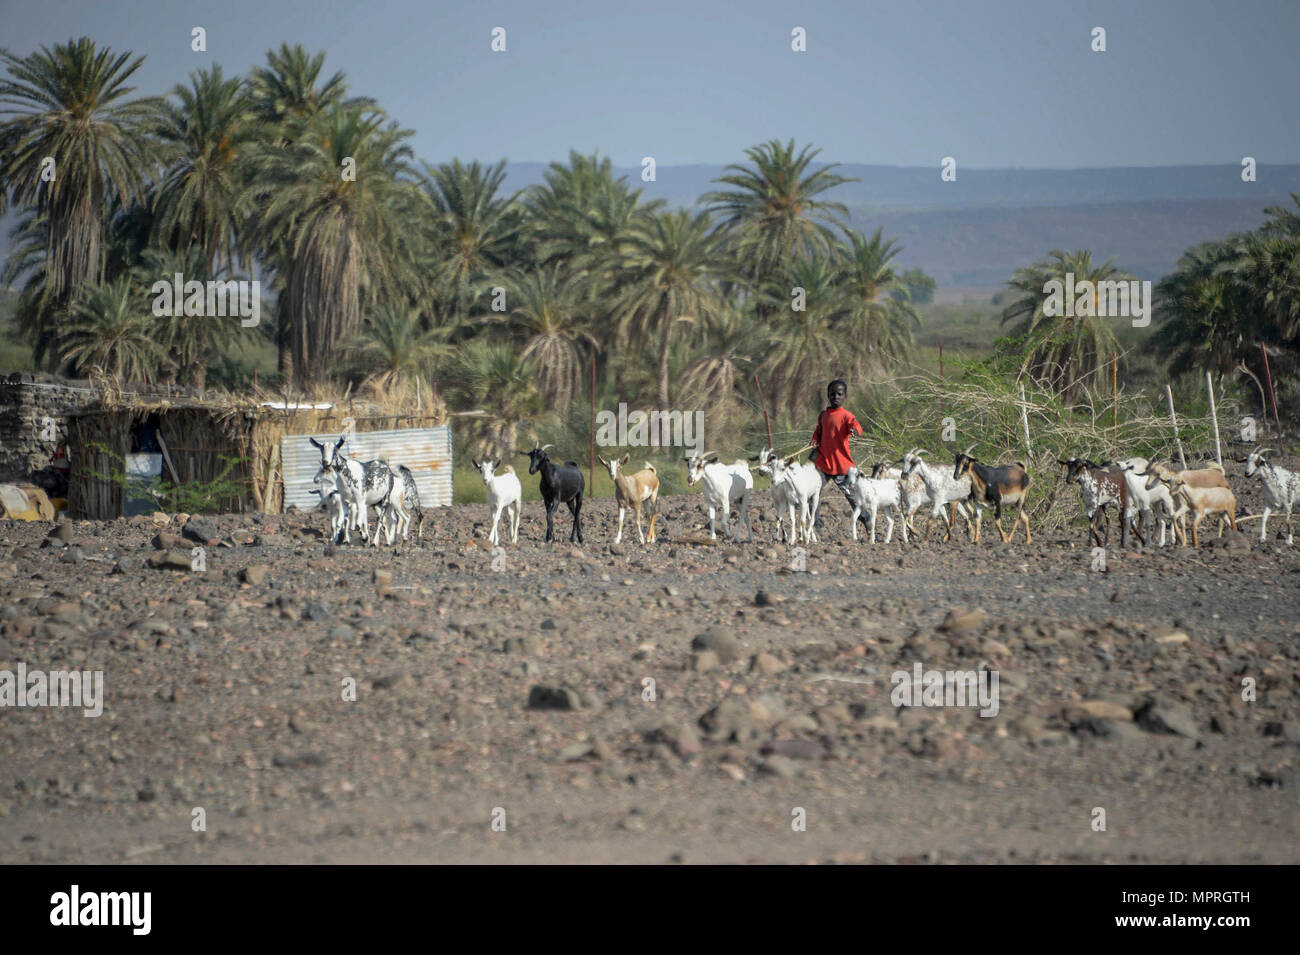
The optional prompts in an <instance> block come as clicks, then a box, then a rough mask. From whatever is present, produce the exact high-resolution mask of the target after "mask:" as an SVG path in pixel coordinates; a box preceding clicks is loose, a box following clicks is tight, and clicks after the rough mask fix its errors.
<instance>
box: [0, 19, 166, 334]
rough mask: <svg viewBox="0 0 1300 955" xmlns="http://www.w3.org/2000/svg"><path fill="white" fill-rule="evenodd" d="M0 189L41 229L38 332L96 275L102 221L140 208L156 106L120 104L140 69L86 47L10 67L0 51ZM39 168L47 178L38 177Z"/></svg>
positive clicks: (46, 50)
mask: <svg viewBox="0 0 1300 955" xmlns="http://www.w3.org/2000/svg"><path fill="white" fill-rule="evenodd" d="M0 60H3V62H4V64H5V66H6V67H7V69H8V72H9V75H8V77H7V78H5V79H3V80H0V185H2V186H3V187H4V188H5V189H7V190H9V191H10V192H11V195H12V199H13V202H14V204H15V205H16V206H18V207H20V208H30V209H33V210H35V212H36V213H37V214H38V216H39V217H41V218H42V219H44V220H45V221H46V223H47V226H48V228H47V229H46V232H45V239H46V247H45V263H44V268H43V294H42V296H41V301H40V303H39V311H40V312H41V313H42V318H41V319H40V321H39V324H40V325H41V326H42V327H43V326H45V325H47V324H49V322H50V321H54V320H56V319H55V318H54V316H55V315H57V314H58V313H61V312H66V311H67V309H68V308H69V306H70V305H71V303H72V302H73V301H75V300H76V298H77V297H78V296H79V295H80V294H81V291H82V289H83V287H87V286H89V285H90V284H92V283H95V282H98V281H100V280H101V279H102V278H103V274H104V249H103V237H104V211H105V208H106V207H107V202H108V200H109V199H110V198H112V197H117V198H118V199H120V200H122V201H125V202H129V201H130V200H132V199H137V198H140V197H141V196H142V195H143V192H144V182H145V179H146V177H147V176H148V174H149V172H150V171H151V170H152V169H153V167H154V165H155V150H154V148H153V143H152V141H151V139H150V137H149V136H148V129H149V126H150V121H151V119H152V116H153V112H154V109H155V106H156V101H154V100H151V99H136V100H128V99H127V98H126V97H128V96H129V95H130V94H131V93H132V91H133V87H131V86H128V85H127V81H128V80H129V79H130V78H131V76H132V75H133V74H134V73H135V71H136V70H137V69H139V67H140V64H141V63H142V62H144V57H137V58H135V59H134V60H132V59H131V55H130V54H129V53H123V54H120V55H118V54H114V53H113V52H112V51H111V50H109V49H107V48H97V47H96V46H95V44H94V43H93V42H92V41H91V40H90V38H89V37H82V38H81V39H80V40H69V41H68V42H67V43H65V44H57V45H55V46H54V47H53V48H50V47H41V50H40V52H38V53H33V54H31V55H30V56H27V57H23V58H19V57H16V56H14V55H12V54H10V53H8V52H5V51H0ZM47 159H52V160H53V161H54V166H53V170H52V171H53V173H54V175H53V176H52V177H48V178H45V177H42V176H41V174H40V173H41V171H42V170H43V168H46V167H45V166H44V163H45V161H46V160H47Z"/></svg>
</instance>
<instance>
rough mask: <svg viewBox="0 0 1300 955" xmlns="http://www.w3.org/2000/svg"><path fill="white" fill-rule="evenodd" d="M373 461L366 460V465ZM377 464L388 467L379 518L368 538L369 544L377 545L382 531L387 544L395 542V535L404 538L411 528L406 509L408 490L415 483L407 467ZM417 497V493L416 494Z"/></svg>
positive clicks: (409, 517)
mask: <svg viewBox="0 0 1300 955" xmlns="http://www.w3.org/2000/svg"><path fill="white" fill-rule="evenodd" d="M371 463H373V462H367V465H369V464H371ZM378 463H379V464H382V465H383V466H385V467H387V468H388V474H389V481H388V493H387V494H385V495H384V496H383V498H382V499H381V500H380V501H379V518H378V519H377V520H376V521H375V534H374V536H373V537H371V538H370V546H371V547H378V546H379V535H380V532H382V533H383V535H384V537H385V538H387V542H388V546H389V547H391V546H393V545H394V544H395V543H397V535H398V534H401V535H402V540H406V539H407V537H408V534H409V532H410V529H411V515H410V512H409V511H407V509H406V501H407V499H408V497H409V494H408V492H409V491H410V489H411V488H412V487H413V485H414V484H415V476H414V475H413V474H411V469H410V468H407V467H402V466H400V465H399V466H398V467H393V466H392V465H390V464H389V463H388V462H387V461H379V462H378ZM417 499H418V495H417Z"/></svg>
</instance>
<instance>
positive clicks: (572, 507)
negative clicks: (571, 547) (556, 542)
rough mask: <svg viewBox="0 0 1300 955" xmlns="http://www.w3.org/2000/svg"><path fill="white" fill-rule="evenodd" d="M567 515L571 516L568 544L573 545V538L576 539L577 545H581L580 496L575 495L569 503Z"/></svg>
mask: <svg viewBox="0 0 1300 955" xmlns="http://www.w3.org/2000/svg"><path fill="white" fill-rule="evenodd" d="M569 513H570V514H572V515H573V530H572V531H570V532H569V543H570V544H572V543H573V539H574V537H577V539H578V543H579V544H581V543H582V495H581V494H575V495H574V496H573V499H572V500H570V501H569Z"/></svg>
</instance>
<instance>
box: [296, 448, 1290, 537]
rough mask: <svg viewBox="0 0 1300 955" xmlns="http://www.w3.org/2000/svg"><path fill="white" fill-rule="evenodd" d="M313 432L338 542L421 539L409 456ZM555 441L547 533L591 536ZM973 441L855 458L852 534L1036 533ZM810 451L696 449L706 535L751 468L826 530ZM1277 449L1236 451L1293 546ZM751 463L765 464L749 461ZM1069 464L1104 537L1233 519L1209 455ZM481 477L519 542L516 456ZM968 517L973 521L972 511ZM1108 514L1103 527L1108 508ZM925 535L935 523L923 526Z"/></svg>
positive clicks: (613, 463) (544, 471)
mask: <svg viewBox="0 0 1300 955" xmlns="http://www.w3.org/2000/svg"><path fill="white" fill-rule="evenodd" d="M311 443H312V444H313V445H314V446H315V447H316V448H317V449H318V450H319V451H320V454H321V467H320V470H319V471H318V472H317V474H316V491H315V493H318V494H320V496H321V500H322V505H323V506H324V507H325V508H326V509H327V510H328V512H329V514H330V526H331V532H332V535H333V539H334V540H335V542H346V543H350V542H351V536H350V531H351V530H360V531H361V536H362V539H363V540H366V541H369V542H370V544H371V545H377V544H378V539H379V535H380V533H381V532H382V533H383V535H384V536H385V538H386V540H387V542H388V543H389V544H390V545H391V544H393V543H395V541H396V538H397V535H398V534H399V533H400V534H401V536H402V539H403V540H406V539H407V535H408V532H409V528H410V524H411V520H412V517H414V518H415V521H416V536H417V538H418V537H419V536H420V535H421V532H422V528H423V523H424V517H423V513H422V511H421V508H420V497H419V492H418V491H417V490H416V487H415V480H414V478H413V476H412V474H411V471H410V470H409V469H408V468H406V467H404V466H401V465H398V466H396V467H394V466H392V465H390V464H389V463H388V462H386V461H383V460H373V461H366V462H364V463H363V462H359V461H355V460H352V459H349V458H348V457H347V456H346V455H345V454H344V453H343V451H342V447H343V443H344V439H343V438H339V440H338V443H337V444H335V445H334V446H333V447H332V448H331V447H326V446H325V445H323V444H321V443H320V442H318V441H316V440H315V439H314V438H313V439H311ZM551 447H552V446H551V445H549V444H548V445H544V446H536V445H535V446H534V447H533V449H532V450H530V451H521V452H519V453H520V454H521V455H524V456H526V457H527V458H528V459H529V463H528V473H529V474H538V475H540V478H539V489H540V491H541V495H542V502H543V504H544V506H545V510H546V541H547V542H548V543H549V542H551V541H553V540H554V539H555V512H556V510H557V509H558V508H559V506H560V504H564V505H566V506H567V507H568V509H569V513H570V514H571V515H572V517H573V526H572V530H571V531H570V534H569V540H570V541H571V542H572V541H576V542H578V543H582V541H583V537H582V497H583V494H584V492H585V490H586V482H585V481H584V480H583V476H582V469H581V468H580V467H579V466H578V464H577V462H575V461H566V462H565V463H564V464H556V463H555V462H553V461H551V459H550V457H549V456H548V454H547V451H548V450H549V449H550V448H551ZM973 449H974V448H973V446H972V447H971V448H967V449H966V450H965V451H963V452H960V453H958V454H957V455H956V456H955V458H954V460H953V465H952V467H951V469H950V468H948V467H947V466H935V465H933V464H931V463H929V462H927V461H926V460H925V455H926V454H927V453H928V452H926V451H923V450H921V449H920V448H913V449H912V450H911V451H909V452H907V453H906V454H905V455H903V457H902V459H901V460H900V461H899V462H898V466H897V467H891V466H889V463H888V462H881V463H879V464H877V465H876V466H875V467H874V468H873V469H872V471H871V473H870V474H869V475H868V474H866V473H864V472H863V471H861V470H859V469H858V468H856V467H855V468H850V470H849V473H848V480H847V482H846V485H845V487H844V490H845V493H846V496H847V497H848V499H849V501H850V502H851V504H852V506H853V514H852V516H851V518H850V527H851V529H852V533H853V539H854V540H857V539H858V522H859V520H861V521H862V522H863V523H865V524H866V525H867V535H868V536H867V539H868V541H869V542H870V543H872V544H874V543H875V539H876V518H877V515H878V514H880V513H881V512H883V514H884V518H885V521H886V528H885V537H884V542H885V543H886V544H887V543H889V542H890V541H891V540H892V539H893V534H894V524H895V519H896V518H897V519H898V522H899V524H900V525H901V536H902V539H903V541H904V542H906V541H907V540H908V532H909V531H911V532H912V533H916V532H917V531H916V527H915V525H914V524H913V518H914V515H915V514H916V512H917V511H918V510H920V509H921V508H922V507H925V506H926V505H929V507H930V510H929V516H930V518H931V520H933V519H934V518H936V517H937V518H940V519H942V520H943V522H944V524H945V526H946V535H945V537H944V539H945V540H951V539H952V533H953V527H954V526H955V524H956V521H957V516H958V515H959V514H960V515H961V517H962V518H963V520H964V521H965V523H966V529H967V533H968V535H969V537H970V539H971V540H972V541H973V542H976V543H978V542H979V539H980V523H981V520H982V518H983V512H984V509H985V508H987V507H991V508H993V519H994V523H995V525H996V526H997V529H998V533H999V534H1000V535H1001V537H1002V540H1003V541H1010V540H1012V539H1014V537H1015V534H1016V527H1017V525H1018V524H1019V523H1021V522H1023V523H1024V525H1025V542H1026V543H1029V542H1031V541H1032V537H1031V534H1030V529H1029V515H1028V514H1027V513H1026V511H1025V503H1026V495H1027V492H1028V490H1029V485H1030V481H1029V473H1028V471H1027V470H1026V467H1025V464H1024V463H1023V462H1016V463H1015V464H1011V465H1000V466H998V465H988V464H984V463H982V462H980V461H979V460H977V459H976V458H974V457H972V455H971V451H972V450H973ZM807 450H808V448H804V449H802V450H800V451H796V452H795V453H794V454H792V455H784V456H783V455H778V454H777V453H776V452H775V451H774V450H773V449H772V448H770V447H769V448H764V449H763V450H762V451H760V452H759V453H758V454H757V455H755V456H754V457H752V458H750V459H749V461H748V462H747V461H744V460H736V461H735V462H733V463H731V464H723V463H721V462H720V461H718V455H717V454H715V453H700V454H694V455H691V456H689V457H687V458H686V478H687V484H688V485H689V486H691V487H694V486H695V485H696V484H702V485H703V490H704V502H705V510H706V512H707V514H708V517H709V537H710V538H711V539H713V540H716V539H717V536H718V534H717V517H718V515H719V514H721V516H722V524H723V532H724V533H725V534H726V535H728V536H729V538H730V539H731V540H733V541H738V540H740V538H741V535H742V534H745V535H746V537H745V539H746V540H747V541H752V540H753V536H754V535H753V529H752V527H750V525H749V521H748V516H747V511H748V507H749V502H750V496H751V493H752V492H753V490H754V478H753V472H758V473H759V474H761V475H763V476H765V477H767V478H769V479H770V481H771V490H772V503H773V505H774V506H775V509H776V529H775V539H776V540H788V541H789V542H791V543H798V542H800V541H803V542H808V543H812V542H816V541H817V530H816V527H817V511H818V507H819V505H820V502H821V494H822V491H823V489H824V488H825V486H826V484H827V483H828V480H827V478H826V476H825V475H823V474H822V473H821V472H820V471H818V470H817V469H816V468H815V467H814V466H813V465H812V464H811V463H808V462H806V461H805V462H799V461H797V460H796V459H797V457H798V456H799V455H801V454H803V452H804V451H807ZM1269 453H1270V449H1268V448H1261V449H1257V450H1255V451H1252V452H1251V453H1250V454H1249V455H1247V456H1246V457H1245V458H1241V459H1239V461H1240V462H1241V463H1244V464H1245V465H1246V476H1247V477H1248V478H1250V477H1257V478H1258V479H1259V480H1260V481H1261V483H1262V485H1263V491H1264V500H1265V504H1264V509H1263V514H1262V517H1261V520H1260V529H1259V539H1260V540H1261V541H1263V540H1264V539H1265V535H1266V534H1267V530H1268V518H1269V515H1270V514H1272V513H1273V512H1275V511H1276V512H1280V513H1281V514H1283V515H1285V517H1286V526H1287V543H1288V544H1291V543H1294V537H1293V535H1292V533H1291V516H1292V510H1293V508H1294V506H1295V505H1296V503H1297V501H1300V475H1298V474H1296V473H1294V472H1292V471H1289V470H1287V469H1286V468H1283V467H1281V466H1279V465H1277V464H1273V463H1271V462H1270V461H1269V459H1268V454H1269ZM629 457H630V455H627V454H625V455H623V457H622V458H621V459H620V458H616V459H613V460H609V461H607V460H605V458H603V457H602V458H600V459H599V460H600V463H601V466H602V467H604V468H606V469H608V471H609V476H610V478H612V479H613V482H614V491H615V498H616V500H617V503H618V532H617V534H616V536H615V538H614V542H615V543H620V542H621V541H622V539H623V523H624V520H625V518H626V516H627V515H628V513H629V512H630V513H631V514H632V516H633V519H634V521H635V523H636V532H637V537H638V538H639V539H640V540H641V542H642V543H647V542H649V543H653V542H654V540H655V521H656V519H657V518H658V516H659V515H658V507H657V504H658V496H659V477H658V474H657V472H656V470H655V468H654V466H653V465H651V464H646V465H645V467H644V468H643V469H642V470H640V471H637V472H635V473H632V474H628V473H626V471H625V470H624V468H625V467H626V465H627V463H628V460H629ZM750 462H756V463H750ZM1058 463H1060V464H1061V465H1062V466H1063V467H1064V468H1065V479H1066V482H1067V483H1069V484H1074V485H1076V486H1077V487H1078V491H1079V497H1080V499H1081V501H1082V503H1083V507H1084V511H1085V512H1086V514H1087V516H1088V534H1089V538H1090V540H1094V541H1095V542H1096V543H1098V544H1102V543H1103V537H1102V531H1103V530H1104V532H1105V541H1107V542H1108V541H1109V537H1110V514H1109V508H1110V507H1111V506H1114V507H1115V508H1116V509H1117V510H1122V512H1123V516H1122V518H1121V519H1122V520H1124V521H1125V522H1126V524H1127V525H1128V528H1129V530H1131V532H1132V533H1133V534H1134V536H1136V537H1137V539H1138V540H1139V541H1141V542H1143V543H1146V541H1147V539H1148V538H1149V537H1150V538H1154V531H1155V529H1156V528H1157V527H1158V528H1159V531H1160V540H1159V544H1160V546H1161V547H1163V546H1165V544H1166V540H1167V537H1168V532H1170V531H1172V539H1173V540H1176V541H1177V542H1179V543H1181V544H1183V545H1184V546H1186V543H1187V532H1186V517H1187V515H1188V514H1189V513H1190V514H1191V516H1192V528H1191V541H1192V546H1193V547H1197V546H1199V543H1200V541H1199V530H1200V526H1201V523H1202V522H1203V521H1204V520H1205V518H1206V517H1211V516H1215V515H1217V516H1218V517H1219V533H1220V534H1222V530H1223V522H1224V521H1225V520H1226V521H1227V522H1228V523H1229V524H1230V525H1231V526H1232V528H1233V530H1236V529H1237V518H1236V507H1237V505H1236V498H1235V496H1234V495H1233V493H1232V490H1231V488H1230V487H1229V486H1228V481H1227V477H1226V476H1225V474H1224V472H1223V469H1222V467H1220V466H1219V465H1217V464H1212V465H1210V466H1209V467H1206V468H1200V469H1186V470H1181V471H1173V470H1171V469H1169V468H1166V467H1163V466H1161V465H1159V464H1156V463H1154V462H1152V461H1148V460H1147V459H1146V458H1140V457H1133V458H1124V459H1122V460H1119V461H1103V462H1101V463H1099V464H1098V463H1093V462H1092V461H1090V460H1088V459H1086V458H1078V457H1072V458H1069V459H1058ZM473 464H474V467H475V469H476V470H477V471H478V472H479V473H480V474H481V475H482V478H483V484H484V486H485V488H486V491H487V504H488V510H489V512H490V513H491V516H492V529H491V531H490V533H489V535H488V540H489V542H490V543H491V544H492V545H493V546H496V545H497V544H499V543H500V540H501V534H500V531H499V525H500V522H501V518H502V516H503V515H504V516H505V518H506V530H507V531H508V532H509V535H510V542H511V543H512V544H513V543H518V541H519V519H520V516H521V513H522V510H523V487H522V485H521V484H520V481H519V477H518V476H517V475H516V474H515V472H514V468H512V467H509V466H507V467H505V468H502V467H501V462H500V461H499V460H497V461H493V460H483V461H474V462H473ZM1003 505H1006V506H1009V507H1015V509H1016V523H1015V524H1013V525H1012V528H1011V533H1010V534H1009V535H1008V534H1007V532H1006V531H1005V529H1004V528H1003V526H1002V507H1003ZM372 506H373V507H376V508H377V509H378V511H379V515H378V519H377V522H376V531H375V534H374V535H373V536H372V535H371V533H370V522H369V509H370V507H372ZM647 508H648V510H649V512H650V514H649V526H648V533H646V532H643V530H642V515H643V509H647ZM733 508H734V509H735V511H736V517H737V521H736V526H735V528H734V529H733V528H732V526H731V512H732V510H733ZM972 518H973V520H972ZM1103 518H1104V524H1102V523H1101V522H1102V519H1103ZM928 536H929V527H928V525H927V529H926V537H927V538H928Z"/></svg>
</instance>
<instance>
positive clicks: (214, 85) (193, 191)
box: [154, 66, 261, 269]
mask: <svg viewBox="0 0 1300 955" xmlns="http://www.w3.org/2000/svg"><path fill="white" fill-rule="evenodd" d="M172 96H174V97H175V98H176V102H170V101H168V102H165V103H164V104H163V105H162V107H161V108H160V110H159V121H158V126H157V130H156V132H157V136H158V138H159V140H160V141H161V142H162V143H163V145H164V148H166V149H167V151H168V155H167V167H166V172H165V173H164V175H163V179H162V181H161V182H160V183H159V184H158V187H157V191H156V193H155V195H154V210H155V214H156V216H157V220H156V222H155V223H154V227H155V229H156V232H157V235H158V236H159V237H160V238H161V240H162V242H163V243H164V244H165V245H167V246H168V247H169V248H173V249H176V250H178V251H185V250H186V249H189V248H190V247H191V246H197V247H198V248H200V249H202V250H204V252H205V253H206V258H207V260H208V267H209V269H213V268H215V267H216V266H217V264H218V262H220V263H222V264H224V265H225V266H226V267H228V268H230V267H233V266H234V264H235V250H236V244H237V241H238V238H239V230H240V228H241V227H242V222H243V219H244V213H245V212H246V210H244V209H243V208H241V199H242V194H243V192H244V186H243V183H242V181H241V177H240V174H239V164H240V162H241V161H242V160H243V158H244V154H245V151H246V150H247V149H248V148H249V147H250V145H251V144H253V143H257V142H260V140H261V131H260V130H259V129H258V128H257V124H256V123H255V122H254V120H253V116H252V111H251V107H252V99H251V98H250V96H249V93H248V89H247V86H246V85H245V83H244V81H243V80H242V79H239V78H238V77H236V78H234V79H230V80H226V79H224V78H223V76H222V73H221V67H220V66H214V67H212V69H210V70H199V71H198V72H196V73H194V74H193V75H191V77H190V85H189V86H188V87H186V86H184V85H180V84H178V85H177V86H176V87H175V89H173V90H172Z"/></svg>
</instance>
